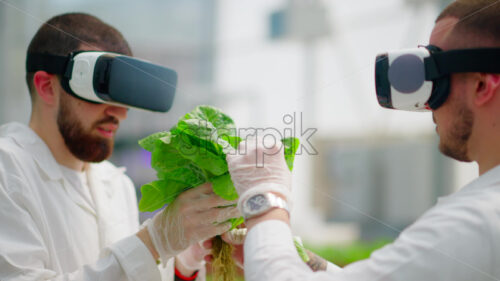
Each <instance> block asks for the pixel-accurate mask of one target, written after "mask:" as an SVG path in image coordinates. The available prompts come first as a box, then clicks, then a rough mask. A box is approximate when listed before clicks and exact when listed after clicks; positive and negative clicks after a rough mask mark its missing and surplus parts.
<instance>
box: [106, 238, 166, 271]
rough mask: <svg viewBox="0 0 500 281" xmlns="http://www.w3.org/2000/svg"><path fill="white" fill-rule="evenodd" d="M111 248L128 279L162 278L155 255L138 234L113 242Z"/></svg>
mask: <svg viewBox="0 0 500 281" xmlns="http://www.w3.org/2000/svg"><path fill="white" fill-rule="evenodd" d="M109 250H110V251H111V253H113V255H114V256H115V257H116V259H117V260H118V262H119V263H120V265H121V267H122V268H123V271H124V272H125V274H126V275H127V278H128V280H133V281H143V280H152V281H160V280H161V275H160V271H159V270H158V267H157V265H156V262H155V260H154V258H153V255H151V253H150V252H149V250H148V248H147V247H146V245H144V243H142V241H141V240H140V239H139V237H137V236H136V235H131V236H129V237H126V238H124V239H122V240H120V241H118V242H116V243H114V244H112V245H111V246H109Z"/></svg>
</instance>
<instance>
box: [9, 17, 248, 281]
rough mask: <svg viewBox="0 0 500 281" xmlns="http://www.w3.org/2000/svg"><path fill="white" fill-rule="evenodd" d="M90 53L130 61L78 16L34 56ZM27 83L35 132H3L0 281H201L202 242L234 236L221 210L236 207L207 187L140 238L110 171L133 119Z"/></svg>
mask: <svg viewBox="0 0 500 281" xmlns="http://www.w3.org/2000/svg"><path fill="white" fill-rule="evenodd" d="M85 50H99V51H107V52H115V53H121V54H125V55H129V56H130V55H132V54H131V51H130V48H129V46H128V43H127V42H126V41H125V39H124V38H123V36H122V35H121V34H120V32H119V31H117V30H116V29H114V28H113V27H111V26H109V25H108V24H106V23H104V22H102V21H100V20H99V19H97V18H95V17H93V16H90V15H87V14H79V13H72V14H63V15H59V16H56V17H54V18H52V19H50V20H49V21H48V22H46V23H45V24H43V25H42V27H41V28H40V29H39V30H38V31H37V33H36V34H35V36H34V38H33V39H32V41H31V43H30V45H29V47H28V54H32V53H48V54H53V55H60V56H67V55H68V54H69V53H71V52H74V51H85ZM26 78H27V83H28V88H29V91H30V95H31V101H32V111H31V118H30V121H29V126H25V125H22V124H19V123H10V124H5V125H3V126H1V127H0V210H1V212H0V225H1V227H0V280H113V281H115V280H173V279H174V278H175V279H176V280H194V279H195V278H197V279H198V280H201V279H204V273H203V268H204V258H205V255H206V254H207V253H208V251H209V250H208V249H206V248H209V247H210V243H205V244H202V243H201V241H203V240H206V239H209V238H211V237H213V236H215V235H218V234H221V233H223V232H225V231H227V230H228V229H229V228H230V223H227V222H226V221H227V220H228V219H229V218H233V217H238V216H239V215H238V211H237V209H236V208H235V207H228V208H217V207H219V206H224V205H231V204H234V202H227V201H224V200H222V199H220V198H219V197H218V196H216V195H215V194H214V193H213V192H212V188H211V186H210V185H203V186H200V187H196V188H193V189H191V190H189V191H186V192H184V193H183V194H182V195H180V196H179V197H178V198H177V199H176V200H175V201H174V202H173V203H171V204H170V205H169V206H168V207H167V208H165V209H164V210H163V211H161V212H160V213H158V214H157V215H156V216H155V217H154V218H153V219H152V220H149V221H148V222H147V223H146V224H145V227H143V228H141V229H139V224H138V223H139V222H138V210H137V199H136V195H135V189H134V187H133V185H132V182H131V180H130V179H129V178H128V177H127V176H126V175H125V174H124V171H123V170H122V169H120V168H117V167H115V166H113V165H112V164H111V163H109V162H107V161H105V160H106V159H107V158H108V157H109V156H110V155H111V153H112V151H113V142H114V136H115V132H116V130H117V129H118V127H119V125H120V122H121V121H122V120H124V119H125V118H126V117H127V109H126V108H124V107H120V106H115V105H109V104H97V103H91V102H88V101H85V100H82V99H80V98H78V97H76V96H73V95H71V94H69V93H68V92H66V91H64V90H63V88H62V86H61V83H60V80H59V77H58V76H57V75H55V74H50V73H48V72H46V71H36V72H30V73H27V75H26ZM202 245H203V246H202ZM157 262H161V265H160V266H158V265H157ZM200 270H201V273H200V274H198V271H200ZM174 272H175V274H174Z"/></svg>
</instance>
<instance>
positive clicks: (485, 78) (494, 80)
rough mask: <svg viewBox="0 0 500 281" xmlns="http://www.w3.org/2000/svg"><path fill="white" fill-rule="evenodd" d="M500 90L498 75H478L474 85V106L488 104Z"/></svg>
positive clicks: (499, 76) (499, 75)
mask: <svg viewBox="0 0 500 281" xmlns="http://www.w3.org/2000/svg"><path fill="white" fill-rule="evenodd" d="M499 88H500V74H492V73H480V74H479V80H478V83H477V85H476V89H475V90H476V95H475V98H474V103H475V104H476V106H483V105H485V104H488V102H490V101H491V100H492V99H493V98H494V97H495V94H496V92H498V89H499Z"/></svg>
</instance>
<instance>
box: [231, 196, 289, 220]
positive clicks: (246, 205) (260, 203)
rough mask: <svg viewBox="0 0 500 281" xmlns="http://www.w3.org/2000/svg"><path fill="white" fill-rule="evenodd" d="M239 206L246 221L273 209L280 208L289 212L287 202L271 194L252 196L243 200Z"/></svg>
mask: <svg viewBox="0 0 500 281" xmlns="http://www.w3.org/2000/svg"><path fill="white" fill-rule="evenodd" d="M241 204H242V205H241V213H242V214H243V217H244V218H245V219H246V220H247V219H250V218H253V217H256V216H259V215H262V214H264V213H267V212H268V211H270V210H271V209H275V208H281V209H284V210H286V211H287V212H290V211H289V210H288V204H287V202H286V201H285V200H283V198H281V197H279V196H277V195H275V194H273V193H271V192H266V193H257V194H254V195H252V196H250V197H248V198H247V199H245V200H243V202H242V203H241Z"/></svg>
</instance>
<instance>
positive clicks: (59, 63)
mask: <svg viewBox="0 0 500 281" xmlns="http://www.w3.org/2000/svg"><path fill="white" fill-rule="evenodd" d="M68 61H69V57H68V56H57V55H51V54H41V53H29V54H28V56H27V58H26V72H35V71H39V70H43V71H47V72H48V73H52V74H59V75H65V74H66V67H67V64H68Z"/></svg>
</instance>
